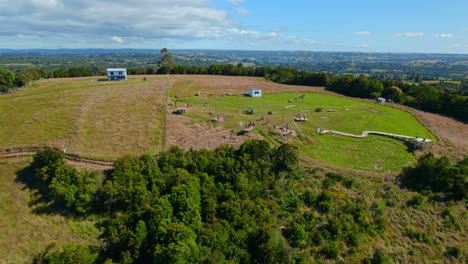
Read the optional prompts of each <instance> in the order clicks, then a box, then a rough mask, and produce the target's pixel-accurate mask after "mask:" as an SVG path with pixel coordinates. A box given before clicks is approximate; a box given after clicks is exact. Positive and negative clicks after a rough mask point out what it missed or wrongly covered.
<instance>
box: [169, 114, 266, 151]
mask: <svg viewBox="0 0 468 264" xmlns="http://www.w3.org/2000/svg"><path fill="white" fill-rule="evenodd" d="M247 139H260V136H258V135H257V134H255V133H249V134H246V135H242V136H238V135H236V134H235V133H234V131H232V130H225V129H224V128H223V127H222V124H220V125H219V126H217V127H213V126H211V128H210V127H209V126H208V125H202V124H200V123H198V122H196V121H194V120H193V119H191V118H189V117H187V116H182V115H173V114H169V115H168V117H167V137H166V147H167V148H170V147H172V146H178V147H180V148H183V149H190V148H193V149H204V148H206V149H214V148H217V147H219V146H221V145H230V146H234V147H239V146H240V145H241V144H242V143H244V141H245V140H247Z"/></svg>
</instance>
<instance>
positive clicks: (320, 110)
mask: <svg viewBox="0 0 468 264" xmlns="http://www.w3.org/2000/svg"><path fill="white" fill-rule="evenodd" d="M322 111H323V108H322V107H317V108H315V112H322Z"/></svg>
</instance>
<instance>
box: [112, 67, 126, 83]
mask: <svg viewBox="0 0 468 264" xmlns="http://www.w3.org/2000/svg"><path fill="white" fill-rule="evenodd" d="M107 80H108V81H125V80H127V69H125V68H120V69H119V68H108V69H107Z"/></svg>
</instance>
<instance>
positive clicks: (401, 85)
mask: <svg viewBox="0 0 468 264" xmlns="http://www.w3.org/2000/svg"><path fill="white" fill-rule="evenodd" d="M327 89H328V90H330V91H334V92H336V93H340V94H344V95H347V96H351V97H359V98H377V97H384V98H386V99H390V100H392V101H393V102H396V103H401V104H404V105H407V106H410V107H413V108H416V109H420V110H423V111H427V112H432V113H437V114H442V115H446V116H451V117H455V118H458V119H460V120H463V121H465V122H466V121H468V96H467V93H466V92H464V93H463V92H461V91H457V90H453V89H446V88H443V87H434V86H432V85H426V84H410V83H407V82H404V81H397V80H374V79H370V78H368V77H366V76H363V75H361V76H351V75H344V76H335V77H334V78H333V80H332V81H331V82H330V83H329V85H328V86H327Z"/></svg>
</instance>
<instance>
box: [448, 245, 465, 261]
mask: <svg viewBox="0 0 468 264" xmlns="http://www.w3.org/2000/svg"><path fill="white" fill-rule="evenodd" d="M444 255H445V256H447V257H454V258H459V257H461V256H462V255H463V252H462V250H461V249H460V248H459V247H448V248H447V250H445V253H444Z"/></svg>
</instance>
